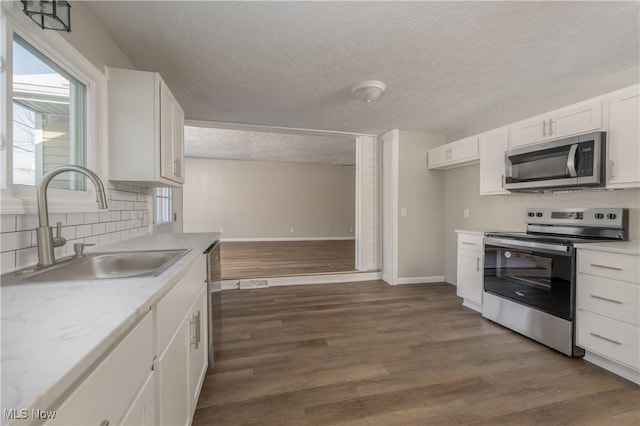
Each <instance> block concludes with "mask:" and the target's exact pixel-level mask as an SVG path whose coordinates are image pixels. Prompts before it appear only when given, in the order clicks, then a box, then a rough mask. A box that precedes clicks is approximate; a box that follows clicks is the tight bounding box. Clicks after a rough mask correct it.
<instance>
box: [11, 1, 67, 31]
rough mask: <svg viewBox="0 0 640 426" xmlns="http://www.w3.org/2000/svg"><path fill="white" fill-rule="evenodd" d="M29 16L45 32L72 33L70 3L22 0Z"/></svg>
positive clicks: (25, 11) (24, 9)
mask: <svg viewBox="0 0 640 426" xmlns="http://www.w3.org/2000/svg"><path fill="white" fill-rule="evenodd" d="M22 4H23V6H24V8H23V9H22V11H23V12H24V13H26V14H27V16H29V17H30V18H31V19H33V21H34V22H35V23H36V24H38V25H39V26H40V28H42V29H43V30H45V29H47V30H56V31H66V32H71V5H70V4H69V2H68V1H64V0H53V1H45V0H40V1H34V0H22Z"/></svg>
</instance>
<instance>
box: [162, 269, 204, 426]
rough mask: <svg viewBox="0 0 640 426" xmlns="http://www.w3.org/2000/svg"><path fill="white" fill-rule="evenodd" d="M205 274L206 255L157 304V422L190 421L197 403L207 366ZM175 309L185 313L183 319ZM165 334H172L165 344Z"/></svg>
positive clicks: (176, 423) (180, 422) (170, 423)
mask: <svg viewBox="0 0 640 426" xmlns="http://www.w3.org/2000/svg"><path fill="white" fill-rule="evenodd" d="M205 274H206V266H205V263H204V257H203V258H202V259H201V260H199V261H198V263H197V264H196V265H194V266H193V267H192V268H191V270H189V271H188V272H187V274H186V275H185V277H184V278H183V279H182V280H181V282H180V283H179V285H178V286H176V287H174V288H173V289H172V290H171V291H170V292H169V294H167V296H165V298H164V299H163V300H161V301H160V303H158V306H157V315H158V324H162V326H161V327H160V326H159V327H158V344H159V353H160V356H159V357H158V362H157V366H158V389H159V392H158V395H159V398H158V403H159V416H158V423H159V424H162V425H165V424H166V425H188V424H190V423H191V420H192V416H193V412H194V411H195V408H196V403H197V402H198V396H199V394H200V388H201V386H202V381H203V380H204V375H205V372H206V368H207V347H208V346H207V337H206V336H207V335H208V332H207V330H208V328H207V326H208V324H207V313H206V309H207V305H206V289H207V284H206V282H205V281H204V277H205ZM185 304H187V306H186V309H184V305H185ZM176 312H182V316H181V318H179V319H178V318H177V317H176ZM177 321H179V323H178V325H177V326H176V325H175V324H176V322H177ZM165 336H170V337H169V341H168V343H166V344H164V341H165V340H164V338H165Z"/></svg>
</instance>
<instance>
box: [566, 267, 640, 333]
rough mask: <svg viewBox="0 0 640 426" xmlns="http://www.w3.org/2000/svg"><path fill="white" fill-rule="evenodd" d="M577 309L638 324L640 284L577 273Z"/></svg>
mask: <svg viewBox="0 0 640 426" xmlns="http://www.w3.org/2000/svg"><path fill="white" fill-rule="evenodd" d="M577 286H578V287H577V289H578V291H577V294H578V309H585V310H587V311H591V312H594V313H597V314H600V315H604V316H605V317H609V318H613V319H616V320H620V321H624V322H628V323H630V324H633V325H640V285H637V284H632V283H626V282H623V281H614V280H611V279H609V278H601V277H594V276H592V275H586V274H579V275H578V284H577Z"/></svg>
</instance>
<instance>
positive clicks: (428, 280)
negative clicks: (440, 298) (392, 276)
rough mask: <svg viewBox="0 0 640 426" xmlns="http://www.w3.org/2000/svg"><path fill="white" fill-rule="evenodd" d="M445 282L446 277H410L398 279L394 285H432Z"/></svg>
mask: <svg viewBox="0 0 640 426" xmlns="http://www.w3.org/2000/svg"><path fill="white" fill-rule="evenodd" d="M441 282H444V276H442V275H436V276H432V277H408V278H397V279H396V282H395V283H393V285H403V284H432V283H441Z"/></svg>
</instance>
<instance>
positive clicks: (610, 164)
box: [609, 160, 615, 179]
mask: <svg viewBox="0 0 640 426" xmlns="http://www.w3.org/2000/svg"><path fill="white" fill-rule="evenodd" d="M614 166H615V163H614V162H613V160H611V161H609V179H613V178H614V177H615V173H613V168H614Z"/></svg>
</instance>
